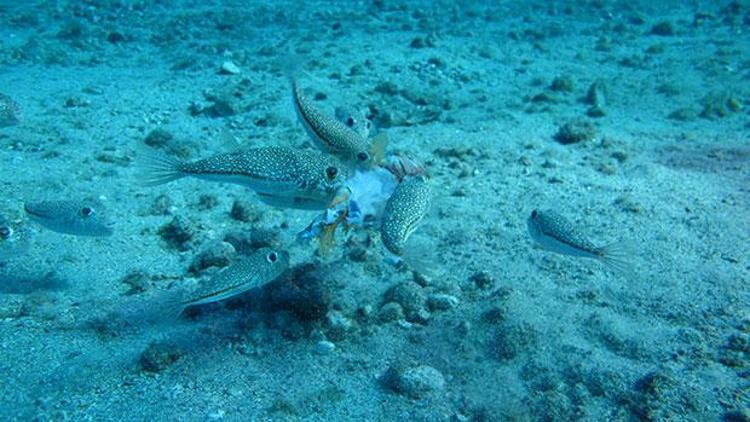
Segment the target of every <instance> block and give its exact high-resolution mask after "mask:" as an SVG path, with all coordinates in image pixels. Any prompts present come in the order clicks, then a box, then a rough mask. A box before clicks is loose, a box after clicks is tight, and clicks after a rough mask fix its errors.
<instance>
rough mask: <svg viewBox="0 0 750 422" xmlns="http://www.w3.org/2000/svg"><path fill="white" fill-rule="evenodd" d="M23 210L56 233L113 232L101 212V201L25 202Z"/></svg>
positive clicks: (91, 234)
mask: <svg viewBox="0 0 750 422" xmlns="http://www.w3.org/2000/svg"><path fill="white" fill-rule="evenodd" d="M24 210H25V211H26V215H28V216H29V218H30V219H31V220H33V221H35V222H37V223H39V224H40V225H42V226H44V227H46V228H48V229H50V230H52V231H55V232H58V233H64V234H72V235H75V236H110V235H112V233H113V232H114V230H113V227H112V223H111V222H110V221H109V220H108V219H107V218H106V217H105V216H104V215H103V213H102V212H101V203H100V202H99V201H95V200H60V201H40V202H27V203H26V204H24Z"/></svg>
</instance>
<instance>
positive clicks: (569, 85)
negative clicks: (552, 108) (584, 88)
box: [549, 76, 575, 92]
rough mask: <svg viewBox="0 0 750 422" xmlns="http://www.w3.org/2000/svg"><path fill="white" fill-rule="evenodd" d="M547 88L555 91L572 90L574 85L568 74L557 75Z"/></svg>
mask: <svg viewBox="0 0 750 422" xmlns="http://www.w3.org/2000/svg"><path fill="white" fill-rule="evenodd" d="M549 88H550V89H551V90H553V91H556V92H573V89H575V85H574V84H573V79H571V78H570V77H569V76H558V77H556V78H555V79H554V80H553V81H552V84H550V86H549Z"/></svg>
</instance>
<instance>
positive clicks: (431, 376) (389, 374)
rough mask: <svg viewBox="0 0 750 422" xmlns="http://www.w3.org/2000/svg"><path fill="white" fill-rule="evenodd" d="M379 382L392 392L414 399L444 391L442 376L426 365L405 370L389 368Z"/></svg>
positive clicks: (394, 367)
mask: <svg viewBox="0 0 750 422" xmlns="http://www.w3.org/2000/svg"><path fill="white" fill-rule="evenodd" d="M381 381H382V382H383V384H384V385H385V386H386V387H387V388H389V389H391V390H393V391H394V392H396V393H398V394H402V395H405V396H407V397H411V398H414V399H419V398H423V397H425V396H428V395H430V394H433V393H437V392H440V391H442V390H444V389H445V378H444V377H443V374H441V373H440V371H438V370H437V369H435V368H433V367H431V366H427V365H419V366H415V367H411V368H407V369H401V368H398V367H396V366H391V367H390V368H388V370H387V371H386V373H385V374H384V375H383V377H382V378H381Z"/></svg>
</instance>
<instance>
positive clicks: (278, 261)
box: [255, 248, 289, 281]
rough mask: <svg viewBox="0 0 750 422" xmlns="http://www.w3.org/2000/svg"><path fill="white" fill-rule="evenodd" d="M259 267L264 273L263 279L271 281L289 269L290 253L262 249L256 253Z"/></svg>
mask: <svg viewBox="0 0 750 422" xmlns="http://www.w3.org/2000/svg"><path fill="white" fill-rule="evenodd" d="M255 257H256V259H257V260H258V267H259V268H260V269H261V271H262V272H263V278H264V279H266V280H267V281H271V280H273V279H275V278H276V277H278V276H280V275H281V273H283V272H284V271H286V269H287V268H289V253H288V252H286V251H282V250H279V249H274V248H260V249H258V250H257V251H256V253H255Z"/></svg>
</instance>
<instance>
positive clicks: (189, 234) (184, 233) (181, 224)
mask: <svg viewBox="0 0 750 422" xmlns="http://www.w3.org/2000/svg"><path fill="white" fill-rule="evenodd" d="M194 232H195V229H194V228H193V226H192V224H190V221H188V219H187V218H185V217H182V216H179V215H178V216H175V217H174V218H173V219H172V221H170V222H169V223H167V224H166V225H164V226H162V228H160V229H159V235H160V236H161V238H162V239H163V240H164V241H165V242H167V244H168V245H169V246H171V247H173V248H175V249H177V250H179V251H187V250H189V249H190V248H191V246H192V245H191V244H190V241H191V240H192V239H193V236H194Z"/></svg>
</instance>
